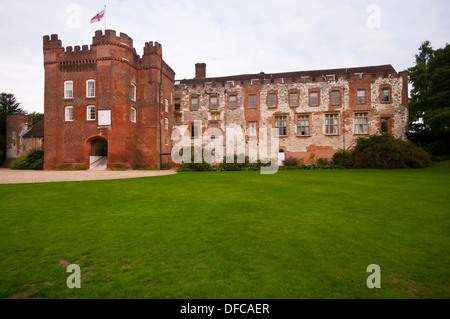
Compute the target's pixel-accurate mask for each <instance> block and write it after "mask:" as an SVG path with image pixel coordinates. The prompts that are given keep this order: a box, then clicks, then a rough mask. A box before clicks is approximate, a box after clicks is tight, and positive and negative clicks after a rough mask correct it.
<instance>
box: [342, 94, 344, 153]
mask: <svg viewBox="0 0 450 319" xmlns="http://www.w3.org/2000/svg"><path fill="white" fill-rule="evenodd" d="M342 134H343V135H342V144H343V149H344V151H345V87H343V88H342Z"/></svg>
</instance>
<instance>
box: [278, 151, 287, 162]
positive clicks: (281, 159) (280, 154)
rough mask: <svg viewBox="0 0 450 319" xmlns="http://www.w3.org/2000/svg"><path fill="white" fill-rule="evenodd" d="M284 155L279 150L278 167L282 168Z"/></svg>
mask: <svg viewBox="0 0 450 319" xmlns="http://www.w3.org/2000/svg"><path fill="white" fill-rule="evenodd" d="M285 159H286V158H285V154H284V150H281V149H280V150H279V151H278V166H283V165H284V160H285Z"/></svg>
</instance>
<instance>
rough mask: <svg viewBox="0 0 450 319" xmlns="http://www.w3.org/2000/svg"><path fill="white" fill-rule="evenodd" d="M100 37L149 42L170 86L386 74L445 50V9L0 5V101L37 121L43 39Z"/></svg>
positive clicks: (0, 0)
mask: <svg viewBox="0 0 450 319" xmlns="http://www.w3.org/2000/svg"><path fill="white" fill-rule="evenodd" d="M104 5H106V28H107V29H113V30H116V31H117V34H119V33H120V32H123V33H126V34H127V35H128V36H130V37H131V38H133V41H134V46H135V48H136V51H137V53H138V54H139V55H142V53H143V47H144V43H145V42H148V41H157V42H159V43H161V44H162V46H163V58H164V60H165V61H166V62H167V63H168V64H169V65H170V66H171V67H172V69H173V70H174V71H175V72H176V79H184V78H193V77H194V72H195V68H194V64H195V63H197V62H205V63H206V64H207V69H206V73H207V76H226V75H237V74H248V73H259V72H261V71H264V72H266V73H275V72H289V71H302V70H317V69H330V68H341V67H356V66H370V65H381V64H391V65H392V66H393V67H394V68H395V69H396V70H397V71H402V70H405V69H407V68H408V67H411V66H413V65H414V55H415V54H416V53H417V49H418V47H419V46H420V44H421V43H422V42H423V41H425V40H430V41H431V43H432V45H433V47H434V48H435V49H437V48H442V47H444V46H445V45H446V43H448V42H450V19H449V16H450V1H448V0H428V1H422V0H421V1H414V0H413V1H400V0H397V1H396V0H388V1H384V0H382V1H376V0H369V1H365V0H362V1H361V0H358V1H356V0H340V1H331V0H328V1H303V0H227V1H218V0H158V1H142V0H103V1H95V0H78V1H77V0H74V1H63V0H59V1H50V0H45V1H44V0H40V1H36V0H34V1H31V0H30V1H26V0H15V1H6V0H0V37H1V39H0V43H1V46H0V91H1V92H5V93H13V94H14V95H15V96H16V98H17V100H18V101H19V102H21V106H22V108H24V109H25V110H27V111H29V112H33V111H37V112H43V111H44V106H43V104H44V67H43V54H42V37H43V36H44V35H51V34H58V35H59V38H60V39H61V40H62V43H63V46H64V47H66V46H69V45H70V46H75V45H83V44H89V45H90V44H91V42H92V37H93V36H94V33H95V30H102V29H103V27H104V23H103V21H101V22H98V23H93V24H91V23H90V20H91V18H92V17H93V16H95V15H96V14H97V13H98V12H100V11H101V10H102V9H103V8H104Z"/></svg>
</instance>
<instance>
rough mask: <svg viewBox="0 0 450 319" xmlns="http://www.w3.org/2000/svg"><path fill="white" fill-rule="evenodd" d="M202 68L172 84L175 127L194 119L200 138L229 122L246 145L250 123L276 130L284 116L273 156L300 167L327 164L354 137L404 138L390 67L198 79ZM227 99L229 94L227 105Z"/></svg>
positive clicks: (404, 114)
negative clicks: (213, 125) (280, 155)
mask: <svg viewBox="0 0 450 319" xmlns="http://www.w3.org/2000/svg"><path fill="white" fill-rule="evenodd" d="M198 65H199V64H197V65H196V66H197V67H198ZM205 68H206V66H205V65H204V64H202V70H201V72H196V74H198V73H200V76H198V75H196V77H195V78H194V79H192V80H182V81H177V82H176V85H175V87H174V94H173V96H174V99H178V100H179V104H180V107H179V110H178V111H175V124H176V126H182V125H185V126H188V127H191V126H192V124H193V123H194V122H195V121H199V122H197V123H200V122H201V130H200V129H199V131H201V133H202V134H204V133H205V132H208V133H209V131H208V129H210V127H211V123H218V127H219V131H221V133H220V134H225V133H224V131H225V126H227V127H230V126H236V125H237V126H239V127H241V129H242V131H245V132H246V133H245V139H246V142H247V144H248V141H249V140H252V136H251V135H250V132H249V125H250V124H249V123H250V122H256V124H253V125H256V127H257V129H259V128H262V127H266V128H267V127H276V126H277V123H276V122H277V118H279V117H284V118H285V122H286V125H285V128H279V129H280V130H281V132H280V134H281V135H280V139H279V144H280V151H281V152H283V153H284V154H285V158H289V157H294V158H298V159H303V161H304V162H305V163H312V162H315V160H317V159H318V158H324V159H331V157H332V156H333V154H334V153H335V152H336V151H337V150H339V149H348V148H351V147H353V146H354V145H355V142H356V139H357V138H358V137H362V136H369V135H372V134H380V133H382V131H384V132H389V133H392V134H393V135H395V136H396V137H399V138H402V139H405V138H406V130H407V123H408V88H407V85H408V77H407V73H406V72H400V73H397V72H396V71H395V70H394V69H393V68H392V66H390V65H382V66H373V67H361V68H347V69H335V70H317V71H307V72H291V73H278V74H264V73H259V74H253V75H237V76H228V77H220V78H206V77H203V78H202V77H201V75H204V74H205ZM383 90H385V92H387V94H388V95H387V97H385V99H386V101H383V100H382V91H383ZM358 91H359V92H360V93H359V94H360V100H359V101H358ZM361 92H364V93H361ZM312 93H316V94H317V95H316V96H317V103H316V104H312V103H311V97H312V96H311V94H312ZM362 94H364V96H362ZM251 95H253V96H254V98H253V99H254V102H253V105H250V96H251ZM269 95H272V99H273V101H274V102H273V103H274V104H273V105H270V97H269ZM333 95H334V99H333ZM230 96H235V98H233V104H231V105H230ZM211 97H216V98H217V100H218V107H217V109H211V105H210V101H211ZM193 98H194V99H195V98H196V99H198V109H196V110H193V109H192V99H193ZM234 99H235V100H236V103H235V104H236V105H234ZM291 100H292V101H291ZM177 104H178V102H177ZM330 116H334V119H333V121H335V122H334V123H333V124H334V126H333V127H328V129H329V131H328V132H327V121H331V120H330V119H329V117H330ZM302 119H307V120H308V121H307V126H308V129H307V133H306V134H304V135H302V134H301V130H302V128H301V127H299V120H300V123H301V120H302ZM225 122H226V124H225ZM382 122H383V125H382ZM360 123H361V125H362V126H360V125H359V124H360ZM331 130H333V131H331ZM254 139H256V140H257V139H258V138H257V137H256V138H254Z"/></svg>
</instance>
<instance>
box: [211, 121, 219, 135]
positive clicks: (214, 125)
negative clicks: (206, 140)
mask: <svg viewBox="0 0 450 319" xmlns="http://www.w3.org/2000/svg"><path fill="white" fill-rule="evenodd" d="M217 135H218V125H217V123H211V138H212V139H214V138H216V137H217Z"/></svg>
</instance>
